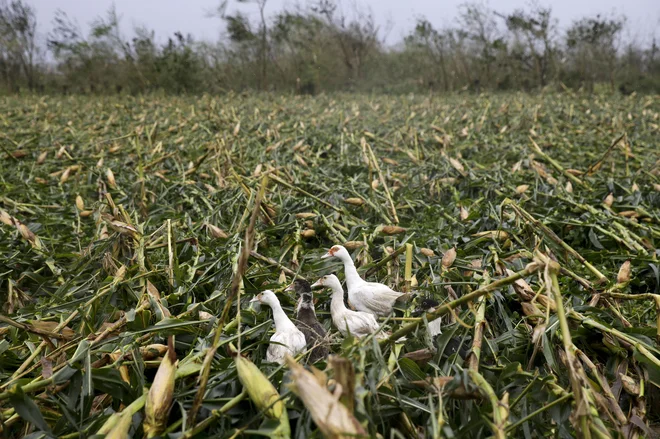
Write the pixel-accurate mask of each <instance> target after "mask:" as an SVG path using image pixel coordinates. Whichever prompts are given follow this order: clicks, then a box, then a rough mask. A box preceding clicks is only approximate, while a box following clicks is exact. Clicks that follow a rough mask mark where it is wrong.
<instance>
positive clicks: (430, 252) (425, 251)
mask: <svg viewBox="0 0 660 439" xmlns="http://www.w3.org/2000/svg"><path fill="white" fill-rule="evenodd" d="M419 251H420V253H422V254H423V255H424V256H426V257H428V258H432V257H433V256H435V252H434V251H433V250H431V249H430V248H425V247H422V248H420V249H419Z"/></svg>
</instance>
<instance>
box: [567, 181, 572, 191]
mask: <svg viewBox="0 0 660 439" xmlns="http://www.w3.org/2000/svg"><path fill="white" fill-rule="evenodd" d="M566 192H568V193H569V194H572V193H573V185H572V184H571V182H570V181H569V182H568V183H566Z"/></svg>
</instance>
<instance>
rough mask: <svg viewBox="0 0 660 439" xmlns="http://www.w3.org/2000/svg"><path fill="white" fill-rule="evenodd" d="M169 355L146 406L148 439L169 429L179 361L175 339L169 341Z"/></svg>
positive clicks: (162, 363) (160, 370) (145, 426)
mask: <svg viewBox="0 0 660 439" xmlns="http://www.w3.org/2000/svg"><path fill="white" fill-rule="evenodd" d="M167 344H168V349H167V355H165V356H164V357H163V361H161V363H160V366H159V367H158V372H156V377H155V378H154V382H153V384H152V385H151V388H150V389H149V393H148V394H147V401H146V403H145V405H144V413H145V418H144V433H145V435H146V436H147V437H148V438H151V437H155V436H158V435H160V434H161V433H162V432H163V431H165V428H166V427H167V418H168V416H169V413H170V408H171V407H172V402H173V400H174V381H175V379H176V367H177V364H178V361H177V359H176V353H175V352H174V339H173V337H171V336H170V338H169V340H168V343H167Z"/></svg>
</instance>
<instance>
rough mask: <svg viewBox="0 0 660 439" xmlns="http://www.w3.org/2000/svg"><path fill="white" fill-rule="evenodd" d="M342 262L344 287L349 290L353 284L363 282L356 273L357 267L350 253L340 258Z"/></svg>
mask: <svg viewBox="0 0 660 439" xmlns="http://www.w3.org/2000/svg"><path fill="white" fill-rule="evenodd" d="M342 262H343V263H344V274H345V275H346V287H347V288H348V289H349V290H350V289H351V288H352V287H353V286H355V285H359V284H360V283H362V282H364V280H363V279H362V278H361V277H360V275H359V274H358V271H357V268H355V264H354V263H353V259H352V258H351V256H350V255H348V256H345V257H344V258H342Z"/></svg>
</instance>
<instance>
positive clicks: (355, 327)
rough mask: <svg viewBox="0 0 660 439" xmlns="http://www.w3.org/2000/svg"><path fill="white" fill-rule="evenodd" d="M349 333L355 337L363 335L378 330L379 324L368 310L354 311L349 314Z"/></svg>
mask: <svg viewBox="0 0 660 439" xmlns="http://www.w3.org/2000/svg"><path fill="white" fill-rule="evenodd" d="M351 319H352V325H351V328H350V330H351V333H353V334H354V335H355V336H357V337H364V336H366V335H369V334H373V333H374V332H376V331H378V328H379V325H378V322H377V321H376V317H374V315H373V314H371V313H368V312H356V313H354V314H352V315H351Z"/></svg>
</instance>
